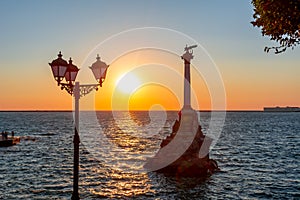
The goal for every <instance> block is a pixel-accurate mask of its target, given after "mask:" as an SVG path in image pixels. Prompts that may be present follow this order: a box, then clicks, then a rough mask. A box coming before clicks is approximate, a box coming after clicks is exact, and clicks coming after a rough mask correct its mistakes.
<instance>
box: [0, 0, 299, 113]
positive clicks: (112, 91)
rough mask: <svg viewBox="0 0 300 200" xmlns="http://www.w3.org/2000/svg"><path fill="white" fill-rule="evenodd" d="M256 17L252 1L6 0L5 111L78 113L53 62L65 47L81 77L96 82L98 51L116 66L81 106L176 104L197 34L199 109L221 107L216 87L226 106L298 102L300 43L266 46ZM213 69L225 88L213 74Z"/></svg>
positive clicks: (1, 52)
mask: <svg viewBox="0 0 300 200" xmlns="http://www.w3.org/2000/svg"><path fill="white" fill-rule="evenodd" d="M252 14H253V8H252V4H251V1H250V0H249V1H241V0H229V1H217V0H211V1H204V0H203V1H202V0H201V1H175V0H166V1H158V0H152V1H138V0H136V1H133V0H129V1H117V0H111V1H100V0H88V1H68V0H65V1H56V0H51V1H38V0H27V1H17V0H2V1H0V27H1V28H0V81H1V83H0V91H1V98H0V110H71V109H72V98H71V96H70V95H69V94H67V92H66V91H62V90H60V88H59V87H57V83H56V82H55V80H54V79H53V76H52V73H51V70H50V67H49V65H48V63H49V62H52V60H54V59H56V58H57V54H58V52H59V51H62V54H63V58H64V59H65V60H68V59H69V57H72V59H73V62H74V64H75V65H77V66H78V67H79V68H81V70H80V72H79V75H78V80H80V81H81V83H83V84H84V83H95V81H94V79H93V75H92V73H90V72H89V71H88V70H89V69H88V66H90V65H91V64H92V63H93V62H95V61H96V59H95V58H96V55H97V53H99V54H100V56H101V59H102V60H103V61H105V62H106V63H107V64H110V67H109V70H108V73H107V79H106V80H105V82H104V84H103V87H102V88H100V89H99V91H98V92H96V93H93V94H90V95H89V96H87V97H84V98H82V101H81V103H82V108H83V109H88V108H90V107H95V108H96V109H100V110H110V109H126V108H130V109H143V110H144V109H150V108H151V107H153V106H154V107H157V106H158V107H159V105H160V106H161V107H163V108H164V109H171V110H178V109H180V108H181V106H182V102H183V96H182V93H183V77H182V73H183V62H182V60H181V59H180V55H182V54H183V53H184V52H183V48H184V47H185V44H188V45H192V42H191V41H196V42H197V43H198V44H199V45H201V46H202V48H201V47H200V46H199V47H197V50H196V49H195V51H194V56H195V58H194V60H192V63H193V64H194V66H192V68H193V69H192V88H193V97H192V105H193V107H194V108H196V109H204V110H207V109H213V108H218V107H213V106H212V104H213V102H214V101H215V102H218V101H220V99H219V98H218V96H213V93H214V92H215V90H218V89H220V90H221V89H222V87H223V86H224V89H225V94H226V96H225V98H226V107H225V109H227V110H262V108H263V107H264V106H300V78H299V75H300V62H299V61H300V57H299V55H300V48H299V47H296V48H295V49H294V50H287V51H286V52H285V53H282V54H279V55H275V54H273V53H269V54H267V53H265V52H264V51H263V49H264V47H265V46H272V45H276V44H275V43H273V42H271V41H269V39H268V38H266V37H263V36H261V33H260V30H259V29H258V28H254V27H252V25H251V24H250V22H251V21H252ZM145 27H146V28H145ZM151 27H153V28H151ZM149 46H151V47H153V48H150V49H149V48H148V47H149ZM147 48H148V49H147ZM160 48H161V49H160ZM136 49H139V50H136ZM162 49H164V50H162ZM206 52H207V54H206V55H205V53H206ZM210 59H211V62H209V60H210ZM205 67H206V68H205ZM213 67H215V69H216V72H218V76H219V77H220V80H221V81H222V83H224V85H223V86H222V87H221V86H220V85H217V82H218V80H215V81H214V77H207V74H206V72H205V70H208V69H207V68H213ZM202 70H203V71H202ZM89 73H90V74H89ZM86 76H89V78H86ZM122 77H123V78H122ZM216 77H217V76H216ZM209 80H210V81H209ZM214 83H216V85H214ZM218 83H219V82H218ZM211 88H213V90H214V91H212V90H211ZM216 88H217V89H216ZM218 94H219V93H218ZM85 98H86V99H85ZM220 98H222V97H220ZM89 99H92V101H89ZM93 101H95V103H94V102H93ZM91 102H92V103H91Z"/></svg>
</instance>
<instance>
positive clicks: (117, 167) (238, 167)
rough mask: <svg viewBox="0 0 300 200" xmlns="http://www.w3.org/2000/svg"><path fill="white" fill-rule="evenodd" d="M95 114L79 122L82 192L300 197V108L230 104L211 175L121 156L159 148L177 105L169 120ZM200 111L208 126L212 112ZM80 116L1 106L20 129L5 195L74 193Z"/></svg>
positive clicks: (5, 121) (4, 150)
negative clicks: (170, 173)
mask: <svg viewBox="0 0 300 200" xmlns="http://www.w3.org/2000/svg"><path fill="white" fill-rule="evenodd" d="M94 114H95V116H96V121H97V123H98V125H95V124H94V125H93V124H92V123H91V124H89V123H88V122H89V120H87V118H85V120H81V122H87V125H84V124H83V123H81V124H80V126H81V128H80V129H79V130H81V131H82V132H85V133H80V137H81V144H80V169H79V193H80V197H81V199H300V112H294V113H292V112H290V113H277V112H276V113H275V112H274V113H271V112H227V113H226V117H225V123H224V125H222V129H221V134H220V135H219V137H218V138H217V142H216V143H215V145H214V146H213V148H212V149H211V151H210V154H209V155H210V158H212V159H214V160H216V161H217V163H218V165H219V168H220V171H219V172H216V173H214V174H212V175H211V176H209V177H207V178H205V179H198V178H193V177H191V178H182V177H167V176H165V175H163V174H159V173H156V172H151V171H140V170H135V168H134V167H132V166H131V165H130V166H126V163H125V164H124V163H122V161H124V160H126V159H129V160H135V161H136V163H137V165H138V164H141V163H143V162H144V161H145V157H147V156H151V155H154V154H155V152H157V151H158V149H159V145H160V143H161V141H162V139H163V138H165V137H166V136H167V135H168V134H169V133H170V132H171V130H172V125H173V123H174V122H175V120H176V119H177V117H178V115H177V112H175V111H167V112H163V113H162V116H165V117H166V118H165V120H154V117H151V115H150V114H149V112H146V111H132V112H125V111H124V112H122V111H120V112H119V113H117V114H116V113H113V112H109V111H103V112H95V113H94ZM81 116H84V114H82V115H81ZM199 116H200V124H201V127H202V131H203V133H204V134H205V133H206V132H208V131H209V123H210V122H211V116H212V113H211V112H200V115H199ZM73 121H74V120H73V113H72V112H0V131H14V132H15V136H19V137H21V142H20V143H19V144H17V145H14V146H10V147H0V199H5V200H6V199H13V200H15V199H70V198H71V195H72V183H73V182H72V181H73V179H72V177H73V134H74V128H73V127H74V125H73ZM161 123H163V125H161ZM156 126H157V127H158V128H159V130H158V129H155V127H156ZM97 127H98V129H97ZM99 127H100V128H99ZM149 127H150V128H149ZM149 130H155V131H157V133H153V134H152V133H149ZM147 134H148V135H147ZM89 138H91V139H89ZM97 141H99V143H98V142H97ZM124 152H125V155H126V156H125V157H124ZM122 156H123V157H124V159H120V158H119V157H122ZM112 161H115V162H112ZM127 164H128V163H127ZM135 167H136V169H138V166H135Z"/></svg>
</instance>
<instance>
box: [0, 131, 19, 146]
mask: <svg viewBox="0 0 300 200" xmlns="http://www.w3.org/2000/svg"><path fill="white" fill-rule="evenodd" d="M8 134H9V133H8V132H2V136H1V137H0V147H8V146H13V145H16V144H18V143H20V137H15V136H14V132H11V135H12V136H8Z"/></svg>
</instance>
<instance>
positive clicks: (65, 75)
mask: <svg viewBox="0 0 300 200" xmlns="http://www.w3.org/2000/svg"><path fill="white" fill-rule="evenodd" d="M57 56H58V58H57V59H55V60H53V61H52V62H51V63H49V65H50V66H51V70H52V73H53V76H54V79H55V80H56V81H57V84H58V86H61V89H62V90H64V89H65V90H66V91H67V92H68V93H69V94H70V95H73V96H74V98H75V127H74V140H73V143H74V166H73V193H72V200H77V199H80V198H79V193H78V179H79V143H80V138H79V134H78V130H79V99H80V97H82V96H85V95H87V94H88V93H90V92H91V91H93V90H96V91H97V90H98V87H99V86H100V87H102V83H103V82H104V80H105V77H106V72H107V68H108V67H109V65H106V63H105V62H102V61H101V60H100V57H99V55H97V58H96V59H97V61H96V62H95V63H93V64H92V66H91V67H89V68H90V69H91V70H92V72H93V74H94V76H95V78H96V80H97V82H98V83H97V84H85V85H80V84H79V82H75V80H76V76H77V73H78V71H79V69H78V67H77V66H76V65H73V63H72V59H71V58H70V60H69V63H68V62H67V61H65V60H64V59H62V54H61V52H59V54H58V55H57ZM64 79H65V80H66V83H62V81H63V80H64ZM74 82H75V83H74Z"/></svg>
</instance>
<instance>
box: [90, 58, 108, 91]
mask: <svg viewBox="0 0 300 200" xmlns="http://www.w3.org/2000/svg"><path fill="white" fill-rule="evenodd" d="M96 59H97V61H96V62H94V63H93V64H92V66H91V67H90V69H91V70H92V71H93V74H94V76H95V78H96V80H97V81H98V82H99V84H100V87H102V83H103V82H104V79H105V77H106V70H107V67H108V66H107V65H106V63H105V62H102V61H101V60H100V57H99V54H98V55H97V58H96Z"/></svg>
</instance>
